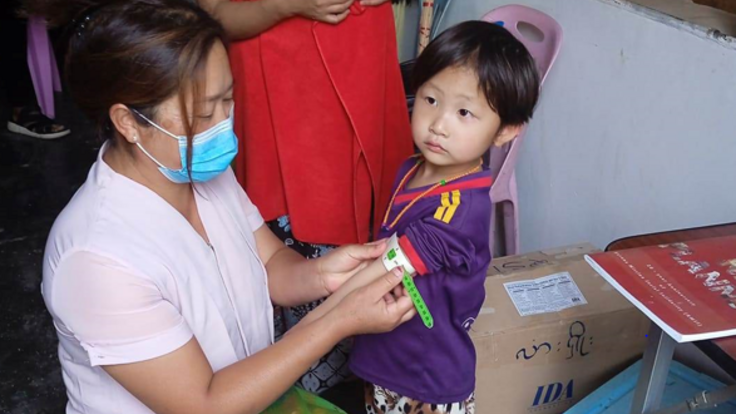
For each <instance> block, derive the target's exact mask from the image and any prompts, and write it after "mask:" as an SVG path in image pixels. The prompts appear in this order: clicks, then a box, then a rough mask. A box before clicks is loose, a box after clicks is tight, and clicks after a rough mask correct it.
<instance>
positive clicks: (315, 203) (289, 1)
mask: <svg viewBox="0 0 736 414" xmlns="http://www.w3.org/2000/svg"><path fill="white" fill-rule="evenodd" d="M199 3H200V5H202V6H203V7H204V8H205V9H207V10H208V11H209V12H210V13H211V14H212V15H213V16H214V17H215V18H216V19H218V20H219V21H220V22H221V23H222V24H223V26H224V27H225V30H226V31H227V33H228V35H229V36H230V37H231V39H233V41H232V43H231V44H230V48H229V49H230V50H229V51H230V64H231V67H232V72H233V77H234V79H235V86H234V98H235V111H236V112H235V131H236V133H237V135H238V136H239V137H240V138H241V141H240V151H239V154H238V158H237V159H236V163H235V167H236V168H235V170H236V174H237V177H238V180H239V182H240V183H241V185H243V186H244V188H245V189H246V191H247V192H248V194H249V196H250V197H251V199H252V200H253V202H254V203H255V204H257V205H258V206H259V209H260V211H261V214H262V215H263V217H264V218H265V219H266V220H267V221H268V222H269V226H270V227H271V229H272V230H273V231H274V233H275V234H276V235H277V236H279V237H280V238H281V239H282V240H284V242H285V243H286V244H287V245H289V246H290V247H292V248H294V249H296V250H297V251H299V252H300V253H301V254H302V255H304V256H306V257H312V258H314V257H319V256H321V255H322V254H324V253H325V252H327V251H329V250H330V249H331V248H332V246H335V245H342V244H347V243H365V242H368V241H369V240H371V238H372V235H374V234H376V233H377V232H376V231H375V229H373V228H372V227H374V226H376V225H378V224H380V218H379V215H380V214H382V212H383V211H384V210H385V207H386V205H387V204H388V201H389V198H390V191H391V185H392V181H393V177H394V176H395V174H396V171H397V170H398V168H399V166H400V164H401V163H402V162H403V161H404V160H405V159H406V158H407V157H408V156H409V155H410V154H411V153H412V152H413V144H412V139H411V128H410V124H409V118H408V113H407V108H406V100H405V96H404V92H403V91H404V89H403V84H402V81H401V74H400V70H399V64H398V56H397V47H396V34H395V28H394V19H393V13H392V9H391V4H390V3H391V2H390V1H388V0H363V1H354V0H252V1H251V0H235V1H232V2H231V1H228V0H199ZM316 304H317V303H313V304H308V305H304V306H300V307H297V308H289V309H284V313H283V320H279V318H278V316H277V317H276V321H275V323H276V324H277V331H278V330H280V331H281V332H283V331H284V329H288V328H290V327H291V326H293V325H295V324H296V323H297V322H298V321H299V320H300V319H301V318H303V317H304V316H305V315H306V314H307V313H308V312H309V311H311V310H312V309H313V308H314V307H315V306H316ZM279 325H281V326H279ZM284 325H285V326H284ZM279 328H280V329H279ZM348 352H349V345H348V344H347V343H342V344H340V345H338V346H337V347H336V348H335V349H334V350H333V351H332V352H331V353H330V354H328V355H326V356H325V357H324V358H323V359H322V360H321V361H320V362H319V363H317V364H315V366H313V367H312V369H311V370H310V372H309V373H307V375H305V376H304V377H303V378H302V379H301V381H300V384H301V385H302V386H303V387H304V388H306V389H308V390H310V391H313V392H321V391H324V390H326V389H328V388H330V387H331V386H333V385H335V384H337V383H338V382H340V381H342V379H343V378H345V377H346V376H347V375H348V371H347V354H348Z"/></svg>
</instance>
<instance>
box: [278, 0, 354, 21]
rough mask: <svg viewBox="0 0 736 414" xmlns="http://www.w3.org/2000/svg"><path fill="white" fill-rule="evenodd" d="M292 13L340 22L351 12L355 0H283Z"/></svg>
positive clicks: (319, 19)
mask: <svg viewBox="0 0 736 414" xmlns="http://www.w3.org/2000/svg"><path fill="white" fill-rule="evenodd" d="M282 1H283V2H285V3H287V4H285V6H286V7H287V9H289V10H290V11H291V13H290V14H293V15H298V16H302V17H304V18H307V19H312V20H316V21H320V22H325V23H330V24H338V23H340V22H341V21H343V20H345V18H346V17H348V14H350V6H352V4H353V1H354V0H282Z"/></svg>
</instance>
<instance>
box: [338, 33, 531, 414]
mask: <svg viewBox="0 0 736 414" xmlns="http://www.w3.org/2000/svg"><path fill="white" fill-rule="evenodd" d="M414 86H415V88H416V89H417V91H416V92H417V94H416V103H415V106H414V112H413V117H412V132H413V134H414V143H415V144H416V146H417V147H418V148H419V151H420V152H421V155H419V156H416V157H412V158H410V159H409V160H407V161H406V162H405V163H404V165H403V166H402V167H401V168H400V170H399V173H398V177H397V179H396V182H395V184H394V190H393V198H392V200H391V202H390V205H389V206H388V211H387V212H386V215H385V219H384V223H383V227H382V230H381V233H380V234H379V238H391V237H392V236H395V237H397V238H398V242H397V241H394V242H393V247H395V249H393V251H394V253H392V254H391V255H389V256H391V257H393V258H395V257H398V259H396V260H399V262H400V261H401V260H404V263H405V265H404V269H406V270H411V268H413V269H415V270H416V272H417V273H418V276H417V277H416V278H414V282H415V284H416V286H417V288H418V290H419V292H420V294H421V295H422V297H423V299H424V301H425V303H426V305H427V307H428V309H429V313H431V316H432V318H433V321H434V323H433V326H432V327H431V328H428V327H427V326H425V324H424V323H423V321H422V319H421V318H420V317H418V316H417V317H414V318H413V319H412V320H410V321H409V322H407V323H406V324H404V325H401V326H399V327H398V328H396V329H395V330H394V331H393V332H389V333H386V334H380V335H365V336H359V337H357V338H356V339H355V347H354V350H353V353H352V355H351V359H350V367H351V369H352V370H353V372H354V373H355V374H356V375H357V376H359V377H361V378H363V379H365V380H366V381H367V383H368V385H367V389H366V408H367V411H368V412H369V413H401V414H411V413H418V412H423V413H450V412H452V413H464V412H471V413H472V412H473V411H474V389H475V360H476V355H475V349H474V347H473V343H472V342H471V340H470V336H469V334H468V331H469V329H470V327H471V325H472V323H473V321H474V320H475V318H476V316H477V315H478V312H479V311H480V308H481V306H482V304H483V300H484V299H485V291H484V289H483V281H484V279H485V276H486V270H487V269H488V265H489V263H490V261H491V255H490V250H489V229H490V215H491V200H490V197H489V191H490V186H491V182H492V179H491V175H490V171H488V169H487V167H486V166H484V165H483V162H482V158H483V155H484V154H486V153H487V151H488V149H489V148H490V147H491V145H495V146H501V145H503V144H505V143H507V142H509V141H510V140H512V139H514V138H515V137H516V136H517V135H518V133H519V131H520V129H521V127H522V126H523V125H524V124H525V123H526V122H527V121H529V119H530V118H531V116H532V113H533V111H534V106H535V104H536V102H537V97H538V91H539V77H538V74H537V70H536V66H535V64H534V60H533V59H532V57H531V56H530V55H529V53H528V51H527V50H526V48H525V47H524V46H523V45H522V44H521V43H520V42H519V41H518V40H516V39H515V38H514V37H513V36H512V35H511V34H510V33H509V32H508V31H506V30H505V29H503V28H502V27H501V26H498V25H495V24H492V23H486V22H481V21H470V22H465V23H462V24H459V25H457V26H455V27H453V28H451V29H449V30H447V31H445V32H444V33H443V34H441V35H440V36H439V37H438V38H437V39H436V40H434V41H433V42H432V43H430V44H429V46H428V47H427V49H426V50H425V51H424V52H423V53H422V55H421V56H420V57H419V59H418V60H417V62H416V67H415V72H414ZM389 244H390V245H391V243H389ZM402 257H403V259H402ZM384 260H385V259H384ZM359 277H362V275H360V276H359ZM352 282H354V281H352V280H351V281H349V282H348V283H352Z"/></svg>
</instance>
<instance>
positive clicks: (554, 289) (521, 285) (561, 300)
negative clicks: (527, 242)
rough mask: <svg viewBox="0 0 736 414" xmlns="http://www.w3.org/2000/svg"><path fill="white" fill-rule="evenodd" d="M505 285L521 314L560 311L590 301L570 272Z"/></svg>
mask: <svg viewBox="0 0 736 414" xmlns="http://www.w3.org/2000/svg"><path fill="white" fill-rule="evenodd" d="M503 286H504V287H505V288H506V292H508V294H509V297H510V298H511V301H512V302H513V303H514V306H516V310H517V311H518V312H519V315H521V316H529V315H537V314H540V313H550V312H559V311H561V310H563V309H567V308H572V307H573V306H580V305H586V304H587V303H588V302H587V301H586V300H585V297H584V296H583V294H582V293H581V292H580V289H579V288H578V285H576V284H575V281H574V280H573V279H572V277H571V276H570V273H569V272H561V273H555V274H553V275H549V276H545V277H540V278H539V279H534V280H521V281H518V282H509V283H504V284H503Z"/></svg>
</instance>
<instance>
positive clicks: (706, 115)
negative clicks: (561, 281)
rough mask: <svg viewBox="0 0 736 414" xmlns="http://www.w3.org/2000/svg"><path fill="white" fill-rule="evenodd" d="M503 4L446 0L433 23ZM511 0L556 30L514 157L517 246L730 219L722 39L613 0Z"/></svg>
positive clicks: (733, 111) (727, 76) (729, 97)
mask: <svg viewBox="0 0 736 414" xmlns="http://www.w3.org/2000/svg"><path fill="white" fill-rule="evenodd" d="M507 3H508V2H507V1H503V0H455V1H454V2H453V4H452V5H451V7H450V10H448V14H447V15H446V16H445V21H444V23H443V25H442V26H443V27H448V26H450V25H453V24H456V23H458V22H460V21H464V20H468V19H477V18H479V17H480V16H482V15H483V14H485V13H486V12H487V11H489V10H492V9H494V8H496V7H498V6H500V5H503V4H507ZM515 3H518V4H524V5H528V6H530V7H534V8H536V9H539V10H541V11H544V12H545V13H547V14H549V15H551V16H552V17H554V18H555V19H556V20H557V21H558V22H560V24H561V25H562V27H563V28H564V30H565V43H564V45H563V48H562V52H561V54H560V56H559V59H558V61H557V63H556V66H555V68H553V72H552V73H551V75H550V77H549V78H548V79H547V82H546V84H545V85H544V89H543V94H542V99H541V102H540V105H539V107H538V111H537V113H536V115H535V118H534V120H533V121H532V123H531V125H530V127H529V131H528V133H527V135H526V140H525V142H524V145H523V147H522V151H521V156H520V159H519V164H518V166H517V179H518V184H519V193H520V194H519V198H520V209H521V214H520V216H521V247H522V251H531V250H537V249H541V248H548V247H553V246H560V245H565V244H569V243H574V242H578V241H590V242H592V243H594V244H596V245H597V246H599V247H605V246H606V245H607V244H608V243H609V242H611V241H613V240H615V239H617V238H620V237H623V236H628V235H632V234H639V233H648V232H653V231H662V230H669V229H676V228H683V227H691V226H700V225H707V224H714V223H721V222H730V221H736V190H734V187H735V184H734V181H735V180H736V48H735V47H734V46H732V45H730V44H729V41H723V39H721V41H717V40H714V39H709V38H707V36H706V35H702V34H703V33H705V31H701V32H702V33H701V35H698V34H694V30H693V29H692V28H689V27H683V26H682V25H678V24H677V23H676V22H673V24H668V23H667V21H666V20H667V18H664V17H663V16H660V17H661V18H660V19H656V18H652V13H642V12H640V11H638V10H636V9H635V8H632V7H630V6H629V5H628V4H627V3H626V2H621V1H618V0H516V1H515ZM670 20H671V19H670ZM406 27H407V30H409V29H411V30H416V29H415V28H413V27H412V25H411V24H407V25H406ZM405 39H411V40H413V39H414V38H413V37H409V36H407V37H406V38H405ZM412 47H413V44H405V45H402V48H401V49H402V51H403V53H406V51H408V50H413V49H412Z"/></svg>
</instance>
